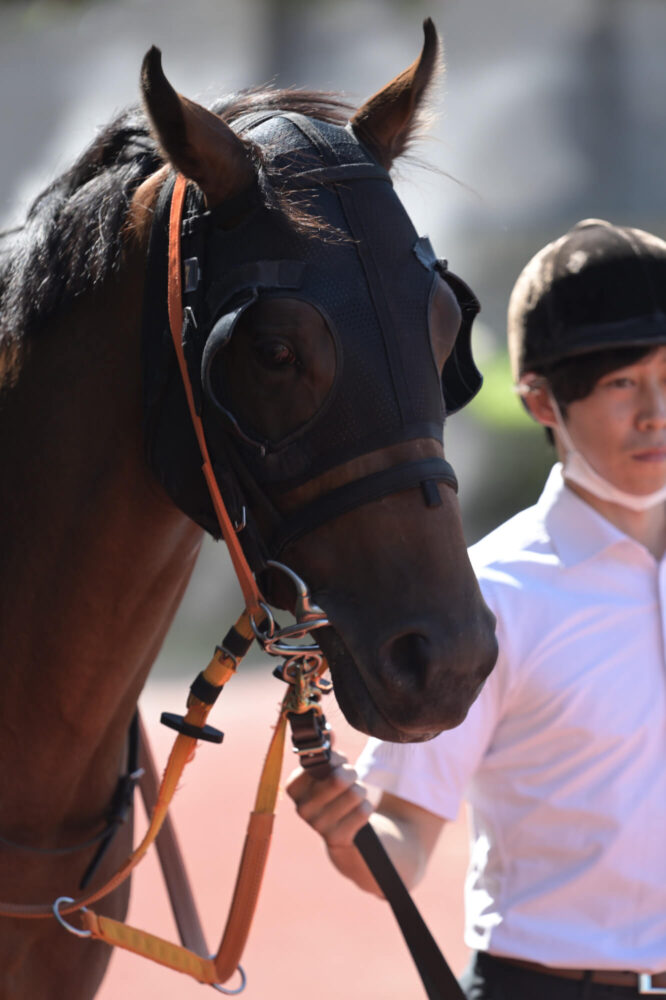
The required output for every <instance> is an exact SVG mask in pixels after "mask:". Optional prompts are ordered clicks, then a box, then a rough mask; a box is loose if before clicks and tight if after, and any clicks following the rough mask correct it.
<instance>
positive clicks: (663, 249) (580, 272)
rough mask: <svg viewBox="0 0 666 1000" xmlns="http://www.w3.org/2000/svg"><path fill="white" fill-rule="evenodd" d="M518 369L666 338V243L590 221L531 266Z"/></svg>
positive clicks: (512, 318) (516, 311) (517, 308)
mask: <svg viewBox="0 0 666 1000" xmlns="http://www.w3.org/2000/svg"><path fill="white" fill-rule="evenodd" d="M508 342H509V357H510V360H511V371H512V374H513V378H514V382H515V383H518V382H519V381H520V379H521V377H522V375H524V374H525V373H526V372H530V371H534V372H543V371H544V370H547V369H548V368H549V367H550V366H551V365H553V364H555V363H556V362H558V361H561V360H563V359H565V358H572V357H575V356H577V355H583V354H590V353H592V352H596V351H601V350H609V349H615V348H621V347H640V346H646V347H650V346H652V345H654V346H657V345H659V344H663V343H666V242H665V241H664V240H662V239H659V238H658V237H657V236H653V235H652V234H650V233H647V232H644V231H643V230H641V229H630V228H628V227H624V226H614V225H612V224H611V223H610V222H605V221H604V220H603V219H585V220H583V221H582V222H578V223H577V224H576V225H575V226H574V227H573V229H570V230H569V232H568V233H565V234H564V236H561V237H560V238H559V239H557V240H555V241H554V242H553V243H549V244H548V245H547V246H545V247H544V248H543V249H542V250H540V251H539V253H537V254H536V255H535V256H534V257H533V258H532V259H531V260H530V261H529V263H528V264H527V265H526V266H525V268H524V269H523V271H522V272H521V274H520V275H519V277H518V280H517V281H516V284H515V286H514V289H513V292H512V294H511V299H510V302H509V314H508Z"/></svg>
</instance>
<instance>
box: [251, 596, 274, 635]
mask: <svg viewBox="0 0 666 1000" xmlns="http://www.w3.org/2000/svg"><path fill="white" fill-rule="evenodd" d="M259 607H260V608H261V610H262V611H263V612H264V614H265V615H266V625H267V631H262V629H261V628H260V627H259V626H258V625H257V623H256V622H255V620H254V615H250V625H251V627H252V631H253V632H254V634H255V636H256V637H257V639H258V640H259V642H260V643H261V644H262V646H263V644H264V642H265V641H266V639H270V638H271V636H273V635H275V627H276V626H275V618H274V617H273V612H272V611H271V609H270V608H269V607H268V605H267V604H265V603H264V601H259Z"/></svg>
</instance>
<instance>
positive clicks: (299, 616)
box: [266, 559, 326, 624]
mask: <svg viewBox="0 0 666 1000" xmlns="http://www.w3.org/2000/svg"><path fill="white" fill-rule="evenodd" d="M266 565H267V566H272V567H273V568H274V569H279V570H281V572H283V573H284V574H286V576H288V577H289V579H290V580H291V582H292V583H293V584H294V586H295V587H296V593H297V597H296V605H295V609H294V617H295V619H296V621H297V622H299V624H300V623H303V622H307V621H309V620H310V619H312V618H326V614H325V612H324V611H323V610H322V609H321V608H320V607H318V606H317V605H316V604H314V603H313V602H312V598H311V597H310V591H309V590H308V586H307V584H306V583H305V581H304V580H301V578H300V576H299V575H298V574H297V573H294V571H293V569H290V568H289V566H285V564H284V563H281V562H276V561H275V560H274V559H267V560H266Z"/></svg>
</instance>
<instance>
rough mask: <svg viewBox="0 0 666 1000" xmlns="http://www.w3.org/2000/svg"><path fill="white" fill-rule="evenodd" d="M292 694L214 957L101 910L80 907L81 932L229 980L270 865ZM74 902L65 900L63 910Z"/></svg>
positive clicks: (212, 979)
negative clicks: (102, 912) (174, 942)
mask: <svg viewBox="0 0 666 1000" xmlns="http://www.w3.org/2000/svg"><path fill="white" fill-rule="evenodd" d="M291 700H292V693H291V691H287V693H286V694H285V697H284V701H283V703H282V706H281V708H280V716H279V719H278V723H277V725H276V727H275V731H274V733H273V738H272V739H271V743H270V746H269V749H268V753H267V754H266V760H265V762H264V766H263V769H262V773H261V778H260V781H259V788H258V790H257V796H256V801H255V807H254V811H253V812H252V813H251V814H250V820H249V823H248V829H247V834H246V838H245V846H244V848H243V854H242V857H241V861H240V865H239V868H238V875H237V878H236V886H235V889H234V894H233V899H232V903H231V908H230V911H229V916H228V918H227V924H226V927H225V930H224V934H223V936H222V941H221V943H220V947H219V949H218V952H217V954H216V955H215V956H213V957H212V958H208V957H204V956H201V955H197V954H196V953H195V952H193V951H191V950H189V949H188V948H183V947H181V946H180V945H176V944H172V943H171V942H169V941H165V940H164V939H163V938H160V937H157V936H156V935H154V934H150V933H148V932H147V931H142V930H139V929H138V928H136V927H131V926H129V925H128V924H123V923H121V922H120V921H117V920H112V919H111V918H109V917H104V916H98V915H97V914H96V913H93V912H92V911H91V910H88V909H85V908H84V909H82V910H81V922H82V928H83V929H82V931H80V932H79V933H82V934H83V935H84V936H86V937H93V938H95V939H97V940H100V941H105V942H106V943H107V944H110V945H114V946H115V947H118V948H124V949H125V950H126V951H132V952H134V953H135V954H137V955H143V956H144V957H145V958H150V959H152V960H153V961H154V962H158V963H159V964H160V965H165V966H167V967H168V968H170V969H173V970H174V971H176V972H182V973H184V974H186V975H189V976H191V977H192V978H194V979H196V980H197V981H198V982H200V983H207V984H209V985H216V984H219V983H224V982H226V981H227V980H228V979H229V978H230V977H231V976H232V975H233V973H234V972H235V971H236V969H237V968H238V966H239V962H240V959H241V956H242V953H243V949H244V947H245V943H246V941H247V937H248V934H249V931H250V925H251V923H252V918H253V916H254V911H255V909H256V905H257V900H258V897H259V890H260V888H261V883H262V880H263V875H264V871H265V868H266V861H267V858H268V850H269V847H270V841H271V834H272V830H273V820H274V816H275V803H276V800H277V790H278V784H279V781H280V773H281V769H282V757H283V752H284V742H285V730H286V722H287V711H288V710H290V709H291V707H292V705H291ZM180 738H181V737H178V739H180ZM176 743H178V740H176ZM144 842H145V841H144ZM142 846H143V845H142ZM79 905H80V904H79ZM70 908H71V907H68V906H63V908H62V911H59V913H60V912H63V911H67V910H68V909H70ZM69 929H70V930H71V929H72V928H69Z"/></svg>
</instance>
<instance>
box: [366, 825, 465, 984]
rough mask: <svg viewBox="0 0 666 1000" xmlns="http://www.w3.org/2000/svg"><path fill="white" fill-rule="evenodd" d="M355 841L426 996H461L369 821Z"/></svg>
mask: <svg viewBox="0 0 666 1000" xmlns="http://www.w3.org/2000/svg"><path fill="white" fill-rule="evenodd" d="M354 844H355V845H356V847H357V848H358V850H359V851H360V852H361V855H362V857H363V860H364V861H365V863H366V865H367V866H368V868H369V869H370V871H371V872H372V874H373V875H374V877H375V880H376V882H377V884H378V886H379V888H380V889H381V890H382V892H383V893H384V896H385V897H386V901H387V902H388V903H389V905H390V907H391V909H392V910H393V915H394V916H395V919H396V920H397V921H398V926H399V927H400V930H401V931H402V936H403V937H404V939H405V944H406V945H407V947H408V948H409V950H410V952H411V955H412V958H413V959H414V964H415V965H416V968H417V969H418V973H419V975H420V977H421V982H422V983H423V985H424V987H425V991H426V994H427V996H428V997H429V1000H464V993H463V991H462V990H461V989H460V986H459V985H458V980H457V979H456V977H455V976H454V975H453V972H452V971H451V968H450V966H449V964H448V962H447V961H446V959H445V958H444V956H443V955H442V953H441V951H440V950H439V947H438V946H437V942H436V941H435V939H434V937H433V936H432V934H431V933H430V930H429V929H428V925H427V924H426V922H425V920H424V919H423V917H422V916H421V914H420V913H419V910H418V908H417V906H416V904H415V902H414V900H413V899H412V897H411V896H410V895H409V892H408V891H407V889H406V887H405V883H404V882H403V881H402V879H401V878H400V876H399V875H398V873H397V871H396V869H395V867H394V865H393V862H392V861H391V859H390V858H389V856H388V854H387V853H386V851H385V850H384V846H383V844H382V842H381V840H380V839H379V837H378V836H377V834H376V833H375V831H374V829H373V828H372V827H371V826H370V824H369V823H366V824H365V826H363V827H361V829H360V830H359V831H358V833H357V834H356V836H355V837H354Z"/></svg>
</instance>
